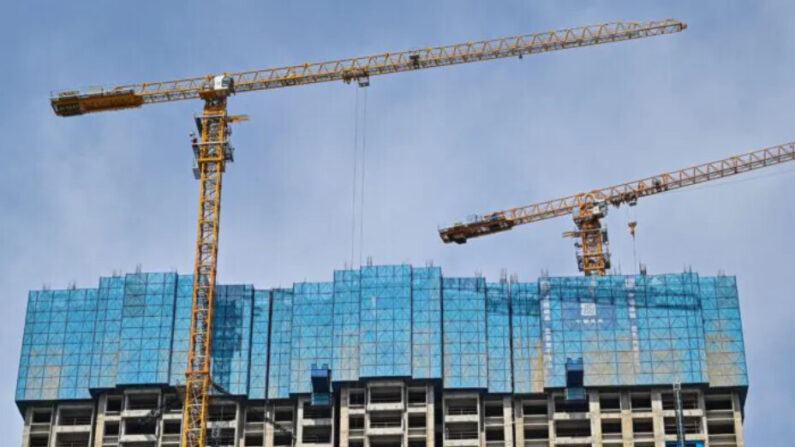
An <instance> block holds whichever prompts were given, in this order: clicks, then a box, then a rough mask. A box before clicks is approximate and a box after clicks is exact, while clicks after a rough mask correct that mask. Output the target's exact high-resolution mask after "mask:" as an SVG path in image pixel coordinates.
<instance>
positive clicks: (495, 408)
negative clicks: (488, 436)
mask: <svg viewBox="0 0 795 447" xmlns="http://www.w3.org/2000/svg"><path fill="white" fill-rule="evenodd" d="M483 413H484V415H485V416H486V417H487V418H501V417H502V416H503V414H502V402H501V401H498V402H486V404H485V405H484V406H483Z"/></svg>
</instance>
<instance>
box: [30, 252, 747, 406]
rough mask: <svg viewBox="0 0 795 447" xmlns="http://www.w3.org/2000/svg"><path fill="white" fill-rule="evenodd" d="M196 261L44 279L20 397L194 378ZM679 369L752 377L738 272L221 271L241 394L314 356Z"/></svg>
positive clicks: (492, 386)
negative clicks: (191, 336)
mask: <svg viewBox="0 0 795 447" xmlns="http://www.w3.org/2000/svg"><path fill="white" fill-rule="evenodd" d="M191 292H192V277H191V276H190V275H177V274H176V273H136V274H129V275H126V276H119V277H108V278H101V279H100V282H99V287H97V288H95V289H76V290H57V291H52V290H40V291H32V292H30V295H29V298H28V310H27V316H26V325H25V333H24V338H23V345H22V356H21V360H20V367H19V378H18V382H17V391H16V399H17V400H18V401H20V402H22V401H35V400H54V399H58V400H68V399H86V398H88V397H89V396H90V392H91V390H92V389H103V388H113V387H115V386H117V385H135V384H171V385H179V384H182V383H184V372H183V371H184V367H185V364H186V361H187V359H186V356H187V349H188V330H189V320H190V305H191V298H192V297H191ZM577 357H582V358H583V362H584V366H585V382H586V386H630V385H659V384H670V383H672V382H675V381H681V382H683V383H708V384H710V385H711V386H740V387H744V386H747V375H746V366H745V354H744V347H743V336H742V326H741V322H740V309H739V299H738V296H737V286H736V281H735V278H734V277H726V276H720V277H700V276H698V275H697V274H693V273H683V274H669V275H649V276H645V275H643V276H606V277H598V278H586V277H561V278H549V277H545V278H541V279H539V280H538V281H536V282H509V281H500V282H496V283H489V282H487V281H486V280H485V279H483V278H447V277H443V276H442V272H441V269H439V268H436V267H426V268H414V267H411V266H408V265H397V266H367V267H362V268H361V269H358V270H343V271H337V272H335V273H334V277H333V281H331V282H319V283H299V284H295V285H294V286H293V287H292V288H288V289H274V290H255V288H254V287H253V286H250V285H219V286H218V289H217V301H216V312H215V325H214V340H213V377H214V380H215V381H216V383H218V384H219V385H221V386H222V387H223V388H225V389H226V390H228V391H229V392H230V393H232V394H235V395H242V396H247V397H248V398H250V399H264V398H287V397H290V395H292V394H297V393H308V392H309V391H310V389H311V385H310V369H311V366H312V364H313V363H317V364H322V363H327V364H328V365H329V366H330V367H331V369H332V377H333V380H334V381H355V380H358V379H360V378H371V377H412V378H414V379H441V380H442V381H443V386H444V387H445V388H448V389H484V390H488V391H489V392H492V393H534V392H542V391H543V390H544V388H549V387H563V386H565V363H566V359H567V358H577Z"/></svg>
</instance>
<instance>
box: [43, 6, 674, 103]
mask: <svg viewBox="0 0 795 447" xmlns="http://www.w3.org/2000/svg"><path fill="white" fill-rule="evenodd" d="M686 28H687V25H686V24H684V23H682V22H680V21H677V20H674V19H665V20H656V21H646V22H614V23H607V24H599V25H589V26H582V27H577V28H569V29H563V30H557V31H548V32H541V33H533V34H526V35H520V36H512V37H503V38H498V39H490V40H482V41H476V42H465V43H460V44H455V45H447V46H438V47H427V48H424V49H418V50H410V51H400V52H393V53H382V54H377V55H372V56H365V57H357V58H350V59H339V60H333V61H327V62H319V63H307V64H300V65H293V66H286V67H278V68H268V69H264V70H252V71H244V72H237V73H223V74H220V75H207V76H199V77H193V78H185V79H177V80H171V81H163V82H149V83H142V84H127V85H121V86H113V87H107V88H89V89H85V90H67V91H61V92H56V93H55V94H53V95H52V96H51V98H50V101H51V104H52V107H53V110H54V111H55V114H56V115H59V116H75V115H81V114H84V113H94V112H103V111H113V110H122V109H127V108H133V107H140V106H142V105H144V104H151V103H159V102H169V101H180V100H186V99H197V98H200V96H201V95H200V93H201V91H203V90H206V89H208V88H209V86H210V85H211V84H212V80H213V79H214V78H217V77H219V76H222V77H228V78H229V79H230V80H231V82H232V84H233V86H234V88H233V91H234V92H235V93H243V92H248V91H257V90H267V89H274V88H281V87H292V86H298V85H306V84H313V83H318V82H331V81H345V82H351V81H362V80H366V79H369V78H370V77H371V76H379V75H384V74H390V73H400V72H404V71H412V70H418V69H424V68H434V67H443V66H449V65H457V64H464V63H470V62H478V61H486V60H492V59H500V58H507V57H521V56H524V55H528V54H535V53H544V52H549V51H557V50H564V49H568V48H579V47H584V46H592V45H599V44H604V43H612V42H621V41H625V40H631V39H639V38H644V37H652V36H658V35H663V34H671V33H676V32H680V31H682V30H684V29H686Z"/></svg>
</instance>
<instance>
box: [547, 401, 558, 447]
mask: <svg viewBox="0 0 795 447" xmlns="http://www.w3.org/2000/svg"><path fill="white" fill-rule="evenodd" d="M547 425H549V445H555V444H557V441H558V437H557V436H555V396H554V394H552V393H549V394H547Z"/></svg>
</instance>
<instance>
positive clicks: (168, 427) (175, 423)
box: [163, 420, 182, 435]
mask: <svg viewBox="0 0 795 447" xmlns="http://www.w3.org/2000/svg"><path fill="white" fill-rule="evenodd" d="M181 428H182V421H179V420H167V421H163V434H164V435H177V434H180V433H181V431H180V429H181Z"/></svg>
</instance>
